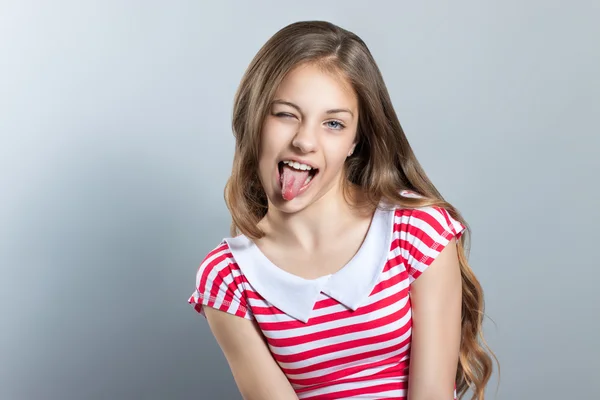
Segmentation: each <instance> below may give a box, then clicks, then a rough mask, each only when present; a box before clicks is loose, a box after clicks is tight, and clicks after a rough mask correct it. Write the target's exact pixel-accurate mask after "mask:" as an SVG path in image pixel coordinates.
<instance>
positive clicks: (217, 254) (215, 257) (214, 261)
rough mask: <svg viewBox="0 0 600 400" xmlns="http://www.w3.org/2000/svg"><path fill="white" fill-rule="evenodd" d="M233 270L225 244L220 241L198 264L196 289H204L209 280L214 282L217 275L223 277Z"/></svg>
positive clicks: (233, 262) (231, 260)
mask: <svg viewBox="0 0 600 400" xmlns="http://www.w3.org/2000/svg"><path fill="white" fill-rule="evenodd" d="M233 269H235V260H234V259H233V256H232V254H231V251H230V249H229V246H228V244H227V242H226V241H225V240H222V241H221V242H220V243H219V244H218V245H217V246H216V247H214V248H213V249H212V250H210V251H209V252H208V253H207V254H206V255H205V256H204V257H203V259H202V261H201V262H200V266H199V267H198V270H197V272H196V281H197V282H196V283H197V287H198V288H199V289H204V287H205V286H206V283H207V281H208V280H209V279H210V280H214V277H216V276H217V275H220V276H221V277H224V276H223V274H225V275H228V274H230V273H232V270H233Z"/></svg>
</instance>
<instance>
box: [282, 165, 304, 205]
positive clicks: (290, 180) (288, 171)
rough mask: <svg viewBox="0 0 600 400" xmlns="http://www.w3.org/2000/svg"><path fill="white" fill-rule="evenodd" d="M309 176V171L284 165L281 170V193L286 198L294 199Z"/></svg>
mask: <svg viewBox="0 0 600 400" xmlns="http://www.w3.org/2000/svg"><path fill="white" fill-rule="evenodd" d="M306 178H308V171H299V170H297V169H294V168H291V167H288V166H287V165H284V166H283V169H282V171H281V193H282V195H283V199H284V200H288V201H289V200H292V199H293V198H295V197H296V196H298V192H299V191H300V188H302V186H303V185H304V182H306Z"/></svg>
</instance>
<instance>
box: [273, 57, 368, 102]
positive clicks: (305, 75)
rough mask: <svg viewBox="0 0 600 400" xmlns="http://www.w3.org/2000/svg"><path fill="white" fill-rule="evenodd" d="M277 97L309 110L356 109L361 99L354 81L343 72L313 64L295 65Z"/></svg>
mask: <svg viewBox="0 0 600 400" xmlns="http://www.w3.org/2000/svg"><path fill="white" fill-rule="evenodd" d="M275 98H276V99H284V100H288V101H292V102H293V103H296V104H298V105H299V106H300V108H302V109H306V110H310V109H314V110H318V109H323V108H328V109H329V108H337V107H345V108H350V109H352V110H356V108H357V103H358V100H357V98H356V94H355V92H354V89H353V87H352V85H351V84H350V82H348V81H347V80H346V79H344V78H343V77H342V75H341V74H336V73H333V72H327V71H325V70H323V69H322V68H319V67H318V66H316V65H313V64H303V65H300V66H297V67H295V68H294V69H292V70H291V71H290V72H289V73H288V74H287V75H286V76H285V78H284V79H283V81H282V82H281V84H280V85H279V87H278V88H277V91H276V92H275Z"/></svg>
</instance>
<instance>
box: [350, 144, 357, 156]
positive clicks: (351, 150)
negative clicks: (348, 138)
mask: <svg viewBox="0 0 600 400" xmlns="http://www.w3.org/2000/svg"><path fill="white" fill-rule="evenodd" d="M355 147H356V143H354V144H353V145H352V148H351V149H350V151H349V152H348V157H350V156H351V155H352V153H354V148H355Z"/></svg>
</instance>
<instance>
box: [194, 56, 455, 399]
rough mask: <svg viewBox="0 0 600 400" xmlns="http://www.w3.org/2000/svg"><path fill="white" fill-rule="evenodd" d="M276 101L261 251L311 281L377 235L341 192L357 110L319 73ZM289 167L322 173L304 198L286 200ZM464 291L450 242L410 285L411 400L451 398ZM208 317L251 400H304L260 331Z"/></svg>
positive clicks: (299, 71) (264, 174)
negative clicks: (282, 169)
mask: <svg viewBox="0 0 600 400" xmlns="http://www.w3.org/2000/svg"><path fill="white" fill-rule="evenodd" d="M274 98H275V101H274V102H273V103H272V105H271V109H270V114H269V115H268V116H267V118H266V119H265V121H264V124H263V127H262V132H261V135H262V141H261V153H260V154H261V155H260V160H259V171H258V174H259V177H260V179H261V182H262V185H263V188H264V190H265V192H266V194H267V197H268V200H269V209H268V212H267V215H266V216H265V218H264V219H263V220H262V221H261V222H260V224H259V226H260V227H261V228H262V229H263V230H264V231H265V233H266V235H265V237H263V238H261V239H259V240H257V241H256V245H257V246H258V247H259V248H260V249H261V251H262V252H263V253H265V255H266V256H267V257H269V259H271V261H273V262H274V263H275V264H276V265H277V266H279V267H280V268H282V269H284V270H286V271H288V272H290V273H293V274H295V275H298V276H300V277H303V278H307V279H313V278H316V277H319V276H323V275H327V274H330V273H334V272H335V271H337V270H339V269H340V268H342V267H343V266H344V265H345V264H346V263H347V262H348V261H349V260H350V259H351V258H352V257H353V256H354V254H355V253H356V252H357V250H358V249H359V247H360V246H361V244H362V241H363V240H364V237H365V236H366V233H367V231H368V228H369V225H370V221H371V217H372V210H359V209H353V208H351V207H350V206H349V205H348V204H347V203H346V202H345V200H344V198H343V196H342V191H341V185H342V180H343V179H344V176H345V175H344V163H345V160H346V158H347V157H348V156H349V154H350V153H351V152H352V151H353V149H354V146H355V140H356V129H357V124H358V117H359V116H358V100H357V98H356V95H355V94H354V92H353V90H352V89H351V87H350V86H349V85H348V84H347V83H346V82H344V81H343V80H342V79H340V78H339V77H338V76H335V75H331V74H327V73H324V72H323V71H322V70H320V69H319V68H317V67H315V66H313V65H301V66H298V67H296V68H295V69H294V70H292V71H291V72H290V73H289V74H288V75H287V76H286V78H285V80H284V81H283V82H282V84H281V85H280V86H279V88H278V90H277V92H276V94H275V97H274ZM341 109H344V110H347V111H340V110H341ZM330 110H336V111H335V112H328V111H330ZM290 158H296V159H298V158H300V159H301V160H305V161H306V162H307V163H309V164H310V165H312V166H314V167H317V168H318V170H319V172H318V174H317V175H316V176H315V178H313V181H312V182H311V184H310V186H309V187H308V189H307V190H306V191H304V192H303V193H301V194H300V195H299V196H298V197H296V198H294V199H292V200H284V199H283V197H282V190H281V184H280V180H279V171H278V162H279V161H281V160H286V159H290ZM323 215H327V218H323ZM332 220H335V221H336V224H331V223H330V222H331V221H332ZM306 265H311V267H310V268H306ZM460 290H461V282H460V273H459V269H458V258H457V254H456V246H455V243H454V242H452V243H451V245H449V246H447V247H446V249H444V250H443V251H442V253H441V254H440V255H439V256H438V258H437V259H436V260H435V261H434V262H433V263H432V265H431V266H430V267H429V268H428V270H427V271H425V273H423V275H422V276H421V277H420V278H419V279H417V280H416V281H415V282H414V283H413V285H412V289H411V299H412V306H413V319H414V325H413V345H412V346H413V347H412V355H411V367H410V382H409V399H410V400H427V399H430V398H431V399H433V398H435V399H446V398H448V399H451V398H452V391H453V385H454V376H455V374H456V363H457V359H458V345H459V338H460V293H461V292H460ZM205 313H206V317H207V319H208V322H209V326H210V328H211V330H212V332H213V334H214V336H215V338H216V340H217V342H218V344H219V345H220V347H221V349H222V351H223V353H224V355H225V357H226V359H227V361H228V363H229V366H230V368H231V371H232V374H233V376H234V379H235V381H236V383H237V385H238V388H239V389H240V392H241V394H242V396H243V397H244V399H246V400H269V399H274V400H275V399H276V400H286V399H297V397H296V395H295V393H294V391H293V389H292V387H291V385H290V384H289V382H288V381H287V378H286V377H285V375H284V374H283V372H282V371H281V370H280V369H279V366H278V365H277V363H276V362H275V360H274V359H273V357H272V356H271V354H270V352H269V349H268V347H267V345H266V343H265V340H264V337H263V336H262V334H261V332H260V330H259V328H258V327H257V325H256V323H255V322H253V321H248V320H245V319H242V318H239V317H236V316H233V315H230V314H227V313H225V312H221V311H218V310H215V309H212V308H210V307H205Z"/></svg>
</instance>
